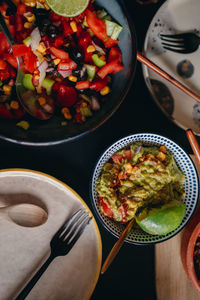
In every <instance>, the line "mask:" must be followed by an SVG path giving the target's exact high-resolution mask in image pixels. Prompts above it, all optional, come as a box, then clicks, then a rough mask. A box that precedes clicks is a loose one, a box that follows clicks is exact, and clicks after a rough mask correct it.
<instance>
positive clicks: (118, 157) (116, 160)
mask: <svg viewBox="0 0 200 300" xmlns="http://www.w3.org/2000/svg"><path fill="white" fill-rule="evenodd" d="M122 159H123V156H122V155H121V154H114V155H113V156H112V160H113V162H114V163H115V164H121V163H122Z"/></svg>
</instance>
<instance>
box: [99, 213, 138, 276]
mask: <svg viewBox="0 0 200 300" xmlns="http://www.w3.org/2000/svg"><path fill="white" fill-rule="evenodd" d="M134 220H135V219H134V218H133V219H132V220H131V221H130V222H129V223H128V224H127V225H126V227H125V229H124V230H123V232H122V233H121V235H120V237H119V239H118V241H117V242H116V243H115V244H114V246H113V248H112V250H111V251H110V253H109V254H108V256H107V258H106V260H105V262H104V264H103V266H102V268H101V274H103V273H105V271H106V270H107V269H108V267H109V266H110V264H111V262H112V261H113V259H114V258H115V257H116V255H117V253H118V252H119V250H120V249H121V247H122V245H123V243H124V240H125V238H126V237H127V235H128V234H129V232H130V230H131V228H132V226H133V222H134Z"/></svg>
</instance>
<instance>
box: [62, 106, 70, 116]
mask: <svg viewBox="0 0 200 300" xmlns="http://www.w3.org/2000/svg"><path fill="white" fill-rule="evenodd" d="M61 113H62V114H63V115H64V114H69V113H70V112H69V108H68V107H63V108H62V109H61Z"/></svg>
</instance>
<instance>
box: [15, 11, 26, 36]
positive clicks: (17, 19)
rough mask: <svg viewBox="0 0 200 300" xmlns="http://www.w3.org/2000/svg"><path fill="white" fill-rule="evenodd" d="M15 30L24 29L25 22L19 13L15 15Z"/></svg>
mask: <svg viewBox="0 0 200 300" xmlns="http://www.w3.org/2000/svg"><path fill="white" fill-rule="evenodd" d="M15 30H16V31H17V32H21V31H23V30H24V24H23V20H22V17H21V16H20V15H18V14H16V15H15Z"/></svg>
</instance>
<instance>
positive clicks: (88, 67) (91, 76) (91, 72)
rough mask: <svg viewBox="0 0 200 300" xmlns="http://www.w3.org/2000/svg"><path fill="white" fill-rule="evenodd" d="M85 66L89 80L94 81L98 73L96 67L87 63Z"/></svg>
mask: <svg viewBox="0 0 200 300" xmlns="http://www.w3.org/2000/svg"><path fill="white" fill-rule="evenodd" d="M84 66H85V68H86V71H87V74H88V80H89V81H92V80H93V79H94V77H95V74H96V67H95V66H92V65H87V64H85V65H84Z"/></svg>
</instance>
